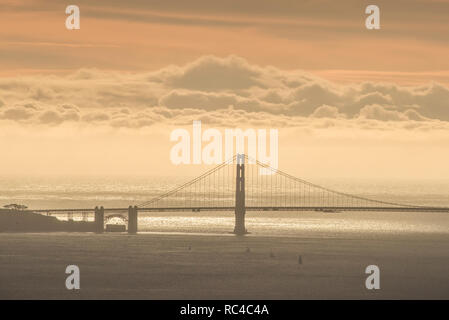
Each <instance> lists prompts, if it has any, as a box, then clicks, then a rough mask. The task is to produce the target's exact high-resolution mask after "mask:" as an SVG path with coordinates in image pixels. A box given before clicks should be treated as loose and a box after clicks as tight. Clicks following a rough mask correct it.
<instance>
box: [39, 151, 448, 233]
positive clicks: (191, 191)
mask: <svg viewBox="0 0 449 320" xmlns="http://www.w3.org/2000/svg"><path fill="white" fill-rule="evenodd" d="M30 211H33V212H37V213H47V214H48V215H50V214H52V213H67V214H68V216H69V217H71V216H73V213H82V214H83V220H86V216H87V214H89V213H92V212H94V221H95V230H96V231H97V232H100V233H101V232H103V231H104V223H105V220H106V221H107V220H109V219H111V218H121V219H123V220H124V221H125V222H126V223H127V224H128V232H129V233H136V232H137V229H138V224H137V221H138V212H163V211H172V212H173V211H191V212H200V211H234V214H235V227H234V233H235V234H238V235H242V234H245V233H247V230H246V227H245V214H246V211H323V212H336V211H404V212H417V211H421V212H449V208H448V207H433V206H418V205H412V204H404V203H396V202H389V201H382V200H377V199H370V198H367V197H362V196H359V195H355V194H349V193H344V192H339V191H336V190H332V189H329V188H326V187H323V186H319V185H317V184H313V183H310V182H308V181H305V180H303V179H300V178H297V177H294V176H292V175H290V174H288V173H285V172H283V171H281V170H278V169H275V168H272V167H270V166H268V165H266V164H264V163H261V162H260V161H258V160H256V159H253V158H251V157H249V156H247V155H244V154H237V155H235V156H234V157H232V158H231V159H228V160H227V161H225V162H223V163H222V164H220V165H218V166H216V167H215V168H213V169H211V170H209V171H206V172H205V173H203V174H202V175H200V176H198V177H196V178H194V179H192V180H190V181H188V182H186V183H184V184H182V185H180V186H178V187H176V188H174V189H172V190H170V191H168V192H165V193H163V194H161V195H159V196H157V197H155V198H153V199H150V200H148V201H145V202H142V203H139V204H134V205H133V206H129V207H128V208H104V207H95V208H93V209H39V210H30Z"/></svg>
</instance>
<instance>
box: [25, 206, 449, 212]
mask: <svg viewBox="0 0 449 320" xmlns="http://www.w3.org/2000/svg"><path fill="white" fill-rule="evenodd" d="M137 209H138V211H139V212H178V211H192V212H200V211H234V210H235V207H234V206H231V207H160V208H139V207H137ZM94 210H95V209H94V208H89V209H38V210H27V211H29V212H36V213H58V212H61V213H63V212H64V213H68V212H74V213H75V212H91V211H94ZM104 210H105V211H106V212H123V211H128V208H104ZM245 210H246V211H319V212H330V211H391V212H448V213H449V207H425V206H423V207H412V206H410V207H338V206H336V207H302V206H301V207H273V206H255V207H251V206H249V207H245Z"/></svg>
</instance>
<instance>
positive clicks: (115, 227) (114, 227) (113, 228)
mask: <svg viewBox="0 0 449 320" xmlns="http://www.w3.org/2000/svg"><path fill="white" fill-rule="evenodd" d="M125 231H126V226H125V225H124V224H106V232H125Z"/></svg>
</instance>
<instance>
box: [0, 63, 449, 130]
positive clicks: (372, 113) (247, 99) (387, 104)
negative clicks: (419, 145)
mask: <svg viewBox="0 0 449 320" xmlns="http://www.w3.org/2000/svg"><path fill="white" fill-rule="evenodd" d="M0 96H1V97H2V98H1V100H0V119H3V120H8V121H16V122H20V123H22V124H33V123H36V124H41V125H59V124H62V123H64V122H79V123H85V124H90V123H101V124H102V125H111V126H113V127H120V126H123V127H130V128H131V127H142V126H151V125H153V124H155V123H161V122H163V123H164V122H165V123H188V122H191V121H192V120H201V119H203V120H204V121H205V122H212V123H215V124H217V125H220V124H228V125H229V123H231V122H232V123H251V124H260V125H261V124H269V123H272V124H277V125H282V126H304V125H307V124H308V123H309V124H310V123H311V122H313V123H314V125H315V124H316V123H319V124H320V125H319V126H320V127H327V126H335V125H338V123H339V122H341V123H345V125H348V123H353V124H356V125H359V126H362V127H365V128H370V127H371V126H375V127H378V126H379V125H380V123H382V122H384V123H385V124H384V125H385V128H390V124H389V123H390V122H396V123H397V124H396V125H398V126H404V125H405V123H407V124H410V125H409V126H406V128H410V129H411V128H423V127H424V126H425V125H426V126H427V128H431V127H432V126H435V127H437V128H440V127H441V126H446V125H447V124H448V123H449V89H448V88H447V87H445V86H443V85H441V84H438V83H429V84H427V85H422V86H417V87H410V86H400V85H397V84H392V83H374V82H364V83H359V84H351V85H337V84H335V83H332V82H329V81H325V80H323V79H320V78H317V77H315V76H313V75H311V74H308V73H305V72H302V71H298V70H293V71H283V70H280V69H277V68H274V67H260V66H257V65H252V64H250V63H248V62H247V61H246V60H244V59H242V58H239V57H235V56H230V57H227V58H218V57H214V56H206V57H202V58H200V59H197V60H195V61H193V62H191V63H189V64H187V65H185V66H169V67H166V68H163V69H161V70H158V71H155V72H149V73H139V74H128V73H119V72H106V71H101V70H96V69H82V70H79V71H77V72H75V73H73V74H71V75H68V76H29V77H20V78H2V79H0ZM5 101H7V102H5ZM416 122H419V123H420V124H419V125H416ZM387 123H388V124H387ZM412 124H413V125H412Z"/></svg>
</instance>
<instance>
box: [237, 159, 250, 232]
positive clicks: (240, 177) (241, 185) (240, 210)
mask: <svg viewBox="0 0 449 320" xmlns="http://www.w3.org/2000/svg"><path fill="white" fill-rule="evenodd" d="M245 214H246V208H245V158H244V155H240V154H239V155H237V170H236V186H235V226H234V233H235V234H236V235H244V234H246V233H248V232H247V231H246V227H245Z"/></svg>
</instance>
